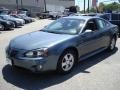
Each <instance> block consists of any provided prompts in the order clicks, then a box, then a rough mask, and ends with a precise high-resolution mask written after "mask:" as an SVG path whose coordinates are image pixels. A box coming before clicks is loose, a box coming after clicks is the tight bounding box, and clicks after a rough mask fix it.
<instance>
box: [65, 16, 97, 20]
mask: <svg viewBox="0 0 120 90" xmlns="http://www.w3.org/2000/svg"><path fill="white" fill-rule="evenodd" d="M64 18H71V19H82V20H85V21H87V20H89V19H93V18H98V17H92V16H68V17H64Z"/></svg>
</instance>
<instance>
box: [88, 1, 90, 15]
mask: <svg viewBox="0 0 120 90" xmlns="http://www.w3.org/2000/svg"><path fill="white" fill-rule="evenodd" d="M89 6H90V1H89V0H88V13H89Z"/></svg>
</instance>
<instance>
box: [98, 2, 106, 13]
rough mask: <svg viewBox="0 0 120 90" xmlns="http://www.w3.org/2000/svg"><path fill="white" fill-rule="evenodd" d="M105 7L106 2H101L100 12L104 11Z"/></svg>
mask: <svg viewBox="0 0 120 90" xmlns="http://www.w3.org/2000/svg"><path fill="white" fill-rule="evenodd" d="M104 7H105V5H104V3H102V2H101V3H100V4H99V6H98V11H99V12H100V13H103V11H104Z"/></svg>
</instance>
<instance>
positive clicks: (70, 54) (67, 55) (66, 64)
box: [57, 50, 77, 74]
mask: <svg viewBox="0 0 120 90" xmlns="http://www.w3.org/2000/svg"><path fill="white" fill-rule="evenodd" d="M76 61H77V54H76V53H75V51H73V50H66V51H64V52H63V54H62V55H61V56H60V58H59V60H58V64H57V72H58V73H60V74H67V73H69V72H71V71H72V69H73V68H74V66H75V63H76Z"/></svg>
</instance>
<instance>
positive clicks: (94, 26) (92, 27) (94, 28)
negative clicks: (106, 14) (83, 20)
mask: <svg viewBox="0 0 120 90" xmlns="http://www.w3.org/2000/svg"><path fill="white" fill-rule="evenodd" d="M86 29H90V30H92V31H97V30H98V27H97V24H96V21H95V20H94V19H93V20H89V21H88V22H87V25H86V27H85V30H86Z"/></svg>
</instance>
